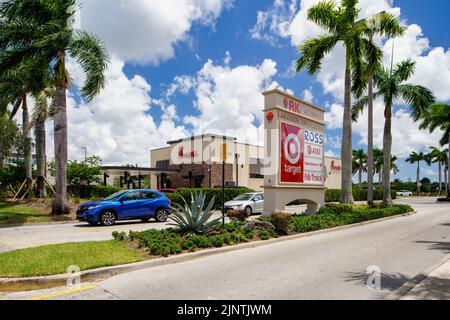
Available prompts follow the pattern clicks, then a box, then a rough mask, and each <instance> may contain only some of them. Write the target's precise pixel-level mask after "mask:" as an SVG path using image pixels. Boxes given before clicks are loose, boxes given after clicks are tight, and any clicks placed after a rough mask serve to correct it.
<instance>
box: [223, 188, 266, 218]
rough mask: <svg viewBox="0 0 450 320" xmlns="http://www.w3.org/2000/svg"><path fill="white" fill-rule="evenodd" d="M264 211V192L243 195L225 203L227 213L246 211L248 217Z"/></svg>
mask: <svg viewBox="0 0 450 320" xmlns="http://www.w3.org/2000/svg"><path fill="white" fill-rule="evenodd" d="M263 209H264V194H263V193H262V192H252V193H243V194H241V195H239V196H237V197H236V198H234V199H233V200H231V201H227V202H225V212H227V211H228V210H245V212H246V213H247V216H250V215H251V214H252V213H260V212H262V211H263Z"/></svg>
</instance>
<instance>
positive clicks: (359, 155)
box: [352, 149, 367, 188]
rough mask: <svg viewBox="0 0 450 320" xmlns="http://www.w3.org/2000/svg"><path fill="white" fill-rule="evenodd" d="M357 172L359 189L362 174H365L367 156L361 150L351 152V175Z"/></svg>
mask: <svg viewBox="0 0 450 320" xmlns="http://www.w3.org/2000/svg"><path fill="white" fill-rule="evenodd" d="M357 172H358V181H359V187H360V188H361V187H362V173H363V172H367V154H366V153H365V152H364V150H363V149H358V150H353V161H352V173H353V174H355V173H357Z"/></svg>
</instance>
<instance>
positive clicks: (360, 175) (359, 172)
mask: <svg viewBox="0 0 450 320" xmlns="http://www.w3.org/2000/svg"><path fill="white" fill-rule="evenodd" d="M358 179H359V188H360V189H361V188H362V169H361V168H359V169H358Z"/></svg>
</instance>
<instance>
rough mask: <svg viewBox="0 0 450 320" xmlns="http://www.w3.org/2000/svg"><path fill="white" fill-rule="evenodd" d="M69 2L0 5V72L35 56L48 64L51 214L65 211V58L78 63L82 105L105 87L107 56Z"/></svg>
mask: <svg viewBox="0 0 450 320" xmlns="http://www.w3.org/2000/svg"><path fill="white" fill-rule="evenodd" d="M76 10H77V6H76V1H75V0H52V1H41V0H4V1H3V2H2V3H1V4H0V14H1V16H2V17H3V19H2V21H1V22H0V34H2V35H4V36H3V37H2V38H0V51H1V54H0V70H7V69H9V68H11V67H14V66H15V65H17V64H18V63H20V62H23V61H27V60H28V59H30V58H31V57H35V56H38V57H39V59H41V60H42V61H43V62H44V65H46V66H52V67H53V72H54V80H55V87H56V90H55V112H54V115H53V119H54V140H55V143H54V145H55V162H56V195H55V201H54V203H53V210H52V213H53V214H66V213H68V212H69V206H68V203H67V157H68V156H67V111H66V90H67V88H68V86H69V83H70V78H69V76H68V73H67V71H66V66H65V63H66V57H67V55H70V56H71V57H72V58H74V59H75V60H76V61H77V62H78V63H80V65H81V67H82V68H83V71H84V73H85V75H86V80H85V83H84V85H83V87H82V88H81V90H80V93H81V95H82V96H83V97H84V98H86V99H87V100H88V101H90V100H92V99H93V98H94V97H95V95H97V94H98V93H99V92H100V90H101V88H102V87H103V86H104V83H105V76H104V72H105V70H106V68H107V64H108V60H109V58H108V54H107V52H106V50H105V49H104V47H103V46H102V44H101V42H100V40H99V39H98V38H97V37H95V36H93V35H91V34H89V33H87V32H84V31H82V30H78V29H75V28H74V27H73V22H74V19H75V13H76Z"/></svg>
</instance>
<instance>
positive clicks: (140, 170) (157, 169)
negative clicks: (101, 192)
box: [101, 166, 180, 173]
mask: <svg viewBox="0 0 450 320" xmlns="http://www.w3.org/2000/svg"><path fill="white" fill-rule="evenodd" d="M101 169H102V170H103V171H108V170H117V171H128V172H130V171H135V172H149V173H150V172H155V173H173V172H180V170H178V169H167V168H166V169H162V168H146V167H124V166H102V167H101Z"/></svg>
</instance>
